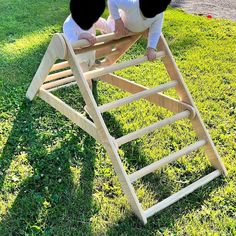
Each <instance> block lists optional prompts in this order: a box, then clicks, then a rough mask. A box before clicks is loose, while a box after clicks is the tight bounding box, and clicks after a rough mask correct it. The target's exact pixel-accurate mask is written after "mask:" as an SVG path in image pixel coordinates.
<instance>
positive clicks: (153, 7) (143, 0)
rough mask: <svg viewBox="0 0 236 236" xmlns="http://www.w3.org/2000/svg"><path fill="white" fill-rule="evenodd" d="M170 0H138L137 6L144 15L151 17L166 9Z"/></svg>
mask: <svg viewBox="0 0 236 236" xmlns="http://www.w3.org/2000/svg"><path fill="white" fill-rule="evenodd" d="M170 2H171V0H139V7H140V10H141V12H142V14H143V16H144V17H147V18H153V17H155V16H156V15H157V14H159V13H161V12H163V11H165V10H166V8H167V6H168V5H169V4H170Z"/></svg>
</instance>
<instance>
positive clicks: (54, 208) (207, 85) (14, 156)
mask: <svg viewBox="0 0 236 236" xmlns="http://www.w3.org/2000/svg"><path fill="white" fill-rule="evenodd" d="M0 3H1V4H0V12H1V13H0V22H1V24H0V45H1V47H0V235H1V236H5V235H6V236H8V235H45V236H46V235H47V236H49V235H145V236H146V235H236V186H235V185H236V158H235V157H236V135H235V134H236V96H235V95H236V49H235V45H236V23H234V22H231V21H226V20H219V19H212V20H208V19H207V18H204V17H200V16H191V15H188V14H185V13H183V12H182V11H180V10H174V9H169V10H168V11H167V12H166V17H165V24H164V29H163V32H164V35H165V36H166V38H167V41H168V43H169V45H170V48H171V50H172V52H173V54H174V57H175V59H176V61H177V64H178V66H179V68H180V71H181V72H182V74H183V77H184V79H185V82H186V83H187V85H188V87H189V90H190V92H191V93H192V95H193V98H194V100H195V103H196V105H197V106H198V108H199V111H200V114H201V115H202V118H203V120H204V122H205V124H206V126H207V128H208V130H209V132H210V134H211V137H212V139H213V141H214V143H215V144H216V147H217V150H218V152H219V154H220V156H221V157H222V160H223V162H224V163H225V165H226V168H227V170H228V176H227V177H225V178H224V177H219V178H217V179H216V180H214V181H213V182H211V183H209V184H207V185H206V186H204V187H202V188H200V189H198V190H196V191H195V192H194V193H192V194H190V195H189V196H187V197H185V198H184V199H182V200H180V201H179V202H177V203H176V204H174V205H172V206H171V207H169V208H167V209H165V210H163V211H162V212H160V213H159V214H156V215H155V216H153V217H151V218H150V219H149V220H148V224H147V225H146V226H143V225H142V224H141V223H140V222H139V220H138V219H137V218H136V217H135V216H134V215H133V214H132V211H131V209H130V206H129V204H128V203H127V200H126V198H125V197H124V195H123V193H122V190H121V187H120V184H119V181H118V179H117V177H116V175H115V173H114V170H113V167H112V165H111V162H110V159H109V157H108V155H107V154H106V152H105V151H104V149H103V148H102V146H101V145H99V144H98V143H96V142H95V140H94V139H93V138H91V137H90V136H88V135H87V134H86V133H85V132H83V131H82V130H81V129H80V128H78V127H77V126H76V125H74V124H73V123H72V122H70V121H68V120H67V119H66V118H65V117H64V116H62V115H61V114H59V113H58V112H55V110H54V109H53V108H51V107H50V106H48V105H46V104H45V103H44V102H43V101H41V100H40V99H39V98H37V99H35V100H34V101H33V102H32V103H31V102H29V101H27V100H26V99H25V93H26V90H27V88H28V86H29V84H30V82H31V80H32V77H33V76H34V73H35V72H36V70H37V68H38V65H39V63H40V61H41V58H42V56H43V55H44V52H45V50H46V48H47V45H48V43H49V42H50V39H51V37H52V35H53V34H54V33H55V32H60V31H61V25H62V23H63V20H64V19H65V18H66V16H67V15H68V6H67V4H68V1H65V0H42V1H30V0H25V1H22V0H16V1H13V0H8V1H6V0H0ZM145 44H146V42H145V41H144V40H141V41H140V42H139V43H138V44H137V45H135V46H134V47H133V48H132V49H131V50H130V51H129V52H128V53H127V55H126V56H125V57H124V58H122V60H125V59H128V58H134V57H136V56H138V55H142V53H144V48H145ZM117 74H118V75H121V76H123V77H125V78H130V79H132V80H133V81H136V82H138V83H141V84H144V85H146V86H150V87H154V86H156V85H158V84H161V83H163V82H166V81H168V76H167V74H166V72H165V70H164V67H163V65H162V64H161V62H155V63H144V64H142V65H140V66H135V67H132V68H129V69H125V70H123V71H119V72H117ZM94 88H95V92H96V99H97V101H98V103H99V104H104V103H107V102H108V101H111V100H115V99H117V98H121V97H123V96H125V95H127V94H126V93H124V92H122V91H120V90H118V89H115V88H113V87H111V86H109V85H106V84H104V83H101V82H98V83H97V84H95V86H94ZM56 94H57V95H58V96H59V97H61V98H63V99H64V100H65V101H66V102H67V103H68V104H70V105H71V106H73V107H75V108H77V109H78V110H82V109H83V107H84V102H83V99H82V97H81V94H80V92H79V90H78V89H77V88H76V87H70V88H66V89H63V90H60V91H57V92H56ZM166 94H168V95H172V96H174V97H175V96H176V94H175V93H174V91H172V90H171V91H169V92H168V93H166ZM169 115H170V113H169V112H167V111H166V110H165V109H163V108H159V107H156V106H154V105H150V104H149V103H147V102H145V101H143V100H142V101H139V102H135V103H132V104H130V105H126V106H122V107H120V108H119V109H116V110H112V111H111V112H109V113H105V114H104V119H105V122H106V124H107V126H108V128H109V130H110V132H111V133H112V135H114V136H115V137H119V136H121V135H124V134H127V133H129V132H131V131H134V130H136V129H137V128H140V127H144V126H147V125H149V124H150V123H152V122H155V121H157V120H160V119H163V118H164V117H165V116H169ZM195 140H196V137H195V135H194V133H193V131H192V127H191V125H190V124H189V123H188V122H185V121H180V122H177V124H174V125H170V126H168V127H165V128H162V129H160V130H158V131H155V132H154V133H151V134H149V135H146V136H144V137H143V138H140V139H138V140H136V141H133V142H131V143H128V144H126V145H124V146H122V147H121V149H120V154H121V156H122V161H123V163H124V165H125V168H126V169H127V172H128V173H132V172H133V171H135V170H137V169H140V168H141V167H143V166H145V165H147V164H149V163H151V162H153V161H154V160H157V159H160V158H161V157H163V156H166V155H168V154H169V153H171V152H174V151H176V150H179V149H181V148H183V147H185V146H187V145H188V144H191V143H193V142H194V141H195ZM212 170H213V168H212V167H211V166H210V164H209V162H208V160H207V158H206V156H205V155H204V152H203V150H199V151H196V152H193V153H191V154H189V155H188V156H185V157H183V158H181V159H180V160H178V161H176V162H175V163H173V164H171V165H168V166H166V167H164V168H162V169H161V170H159V171H157V172H155V173H154V174H151V175H148V176H147V177H145V178H143V179H141V180H139V181H137V184H135V189H136V191H137V193H138V197H139V199H140V201H141V202H142V204H143V206H144V207H145V208H146V207H149V206H150V205H153V204H154V203H156V202H157V201H160V200H162V199H163V198H165V197H167V196H169V195H171V194H172V193H174V192H177V191H178V190H180V189H181V188H183V187H184V186H186V185H188V184H189V183H192V182H194V181H195V180H197V179H199V178H200V177H202V176H203V175H204V174H206V173H209V172H210V171H212Z"/></svg>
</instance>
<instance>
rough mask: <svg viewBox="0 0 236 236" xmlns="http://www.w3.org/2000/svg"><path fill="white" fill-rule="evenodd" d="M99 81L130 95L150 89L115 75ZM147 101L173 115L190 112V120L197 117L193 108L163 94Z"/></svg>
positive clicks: (148, 98) (154, 95)
mask: <svg viewBox="0 0 236 236" xmlns="http://www.w3.org/2000/svg"><path fill="white" fill-rule="evenodd" d="M97 79H98V80H101V81H103V82H106V83H109V84H111V85H113V86H116V87H117V88H120V89H123V90H125V91H127V92H129V93H138V92H141V91H144V90H147V89H148V88H147V87H145V86H143V85H141V84H137V83H135V82H134V81H130V80H127V79H124V78H122V77H120V76H117V75H114V74H108V75H104V76H101V77H99V78H97ZM145 99H146V100H147V101H149V102H151V103H153V104H155V105H158V106H161V107H164V108H166V109H168V110H169V111H171V112H173V113H179V112H182V111H185V110H189V111H190V112H191V115H190V118H191V119H193V118H194V116H195V110H194V108H193V107H192V106H190V105H188V104H186V103H183V102H181V101H178V100H177V99H174V98H171V97H169V96H167V95H164V94H162V93H156V94H153V95H151V96H150V97H146V98H145Z"/></svg>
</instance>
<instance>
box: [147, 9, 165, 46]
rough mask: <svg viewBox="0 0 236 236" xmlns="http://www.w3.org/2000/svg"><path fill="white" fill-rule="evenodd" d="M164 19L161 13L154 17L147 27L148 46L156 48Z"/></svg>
mask: <svg viewBox="0 0 236 236" xmlns="http://www.w3.org/2000/svg"><path fill="white" fill-rule="evenodd" d="M163 20H164V14H163V13H161V16H160V17H158V18H157V19H156V21H154V22H153V23H152V25H151V27H150V28H149V34H148V47H150V48H156V47H157V43H158V41H159V39H160V36H161V31H162V25H163Z"/></svg>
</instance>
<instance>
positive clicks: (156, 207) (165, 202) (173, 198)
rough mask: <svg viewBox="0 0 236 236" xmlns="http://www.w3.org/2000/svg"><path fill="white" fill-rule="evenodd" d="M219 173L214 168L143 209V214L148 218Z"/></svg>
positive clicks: (219, 173)
mask: <svg viewBox="0 0 236 236" xmlns="http://www.w3.org/2000/svg"><path fill="white" fill-rule="evenodd" d="M220 175H221V172H220V171H219V170H215V171H213V172H212V173H210V174H208V175H206V176H204V177H203V178H201V179H199V180H197V181H196V182H194V183H192V184H190V185H189V186H187V187H186V188H183V189H181V190H180V191H179V192H177V193H175V194H173V195H171V196H170V197H168V198H166V199H165V200H163V201H161V202H160V203H158V204H156V205H154V206H152V207H150V208H149V209H147V210H146V211H144V214H145V216H146V217H147V218H148V217H150V216H152V215H154V214H155V213H157V212H159V211H161V210H163V209H164V208H166V207H168V206H170V205H171V204H173V203H175V202H177V201H178V200H180V199H181V198H183V197H185V196H186V195H188V194H190V193H192V192H193V191H194V190H196V189H197V188H199V187H201V186H203V185H205V184H207V183H209V182H210V181H212V180H213V179H215V178H217V177H218V176H220Z"/></svg>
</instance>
